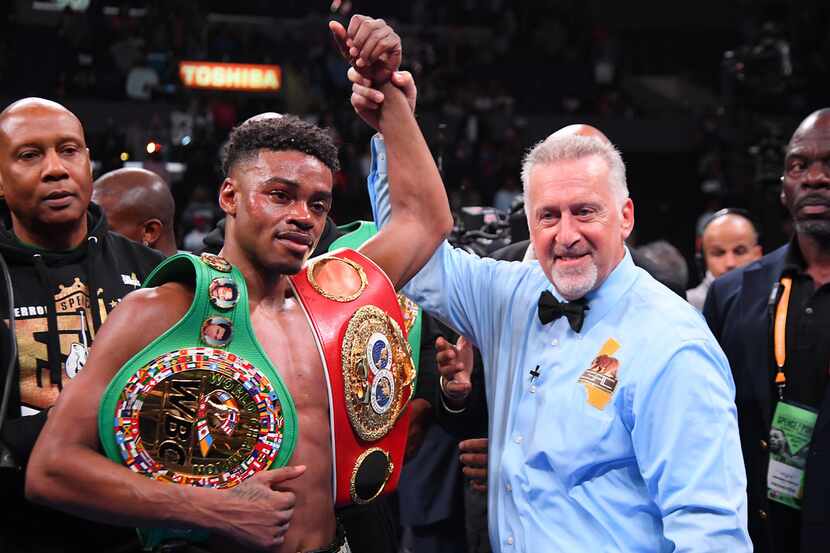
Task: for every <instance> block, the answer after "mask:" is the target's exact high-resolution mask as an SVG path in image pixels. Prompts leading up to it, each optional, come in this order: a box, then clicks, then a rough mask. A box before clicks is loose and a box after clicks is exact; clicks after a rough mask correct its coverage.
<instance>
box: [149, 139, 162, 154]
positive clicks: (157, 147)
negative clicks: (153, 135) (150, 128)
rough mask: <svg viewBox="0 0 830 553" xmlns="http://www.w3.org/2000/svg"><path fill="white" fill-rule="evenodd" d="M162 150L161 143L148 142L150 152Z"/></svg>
mask: <svg viewBox="0 0 830 553" xmlns="http://www.w3.org/2000/svg"><path fill="white" fill-rule="evenodd" d="M160 151H161V144H159V143H158V142H153V141H150V142H148V143H147V153H148V154H155V153H158V152H160Z"/></svg>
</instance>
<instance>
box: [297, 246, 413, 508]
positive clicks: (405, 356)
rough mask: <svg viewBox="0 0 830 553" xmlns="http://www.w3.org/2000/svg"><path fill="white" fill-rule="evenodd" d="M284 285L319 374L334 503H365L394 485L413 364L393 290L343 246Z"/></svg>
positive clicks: (376, 270)
mask: <svg viewBox="0 0 830 553" xmlns="http://www.w3.org/2000/svg"><path fill="white" fill-rule="evenodd" d="M291 283H292V285H293V287H294V291H295V292H296V294H297V296H298V297H299V299H300V302H301V303H302V305H303V308H304V309H305V312H306V315H307V316H308V318H309V320H310V321H311V325H312V327H313V328H314V331H315V338H316V340H317V347H318V349H319V350H320V352H321V355H322V357H323V365H324V367H325V370H326V375H327V383H328V388H329V389H328V391H329V405H330V414H331V429H332V455H333V457H334V491H335V504H336V506H343V505H349V504H351V503H368V502H369V501H371V500H373V499H375V498H376V497H378V496H379V495H382V494H385V493H389V492H392V491H394V490H395V488H397V486H398V480H399V479H400V476H401V468H402V466H403V456H404V450H405V449H406V436H407V430H408V429H409V414H408V413H407V409H406V406H407V403H408V402H409V399H410V398H411V397H412V393H413V389H412V387H413V383H414V381H415V368H414V366H413V364H412V356H411V351H410V349H409V343H408V342H407V341H406V335H405V334H404V332H405V330H404V329H405V326H404V321H403V315H402V314H401V308H400V306H399V304H398V299H397V296H396V295H395V290H394V288H393V286H392V283H391V282H390V281H389V278H388V277H387V276H386V274H385V273H384V272H383V271H382V270H381V269H380V268H379V267H378V266H377V265H375V264H374V263H373V262H372V261H371V260H369V259H368V258H366V257H365V256H363V255H361V254H360V253H358V252H356V251H354V250H348V249H342V250H337V251H334V252H331V253H329V254H327V255H325V256H321V257H317V258H315V259H313V260H312V261H310V262H309V263H308V264H307V265H306V267H305V268H304V269H303V270H302V271H301V272H300V273H298V274H297V275H295V276H293V277H291ZM300 431H302V429H300Z"/></svg>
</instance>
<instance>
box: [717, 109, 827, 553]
mask: <svg viewBox="0 0 830 553" xmlns="http://www.w3.org/2000/svg"><path fill="white" fill-rule="evenodd" d="M781 182H782V185H783V186H782V190H781V201H782V203H783V204H784V206H785V207H786V208H787V209H788V210H789V212H790V214H791V215H792V218H793V222H794V226H795V236H794V237H793V238H792V240H791V241H790V242H789V243H788V244H787V245H785V246H784V247H782V248H779V249H778V250H775V251H774V252H772V253H770V254H769V255H766V256H764V257H762V258H761V259H760V260H758V261H755V262H753V263H751V264H749V265H747V266H746V267H743V268H741V269H736V270H734V271H731V272H729V273H727V274H726V275H724V276H723V277H722V278H719V279H717V280H715V282H714V283H713V285H712V287H711V289H710V290H709V295H708V297H707V300H706V304H705V306H704V310H703V312H704V315H705V316H706V319H707V321H708V323H709V325H710V327H711V328H712V331H713V333H714V334H715V336H716V337H717V338H718V340H719V341H720V344H721V346H722V347H723V350H724V351H725V352H726V355H727V357H728V358H729V362H730V365H731V367H732V372H733V375H734V379H735V385H736V403H737V407H738V421H739V425H740V433H741V445H742V448H743V456H744V463H745V464H746V471H747V487H748V494H749V507H750V508H749V531H750V535H751V537H752V541H753V542H754V545H755V551H757V552H760V553H782V552H791V551H792V552H798V551H801V552H812V551H826V550H827V543H830V524H828V520H830V475H828V472H827V471H826V470H825V468H826V467H827V466H828V465H830V389H828V380H830V378H828V368H830V109H822V110H819V111H816V112H814V113H812V114H810V115H809V116H808V117H807V118H806V119H805V120H804V121H803V122H802V123H801V125H799V127H798V129H796V131H795V133H794V134H793V136H792V139H791V140H790V142H789V144H788V146H787V153H786V157H785V163H784V175H783V176H782V177H781ZM793 406H794V407H795V408H796V409H798V410H799V411H798V413H800V414H801V415H799V416H803V420H807V421H811V425H813V426H814V427H813V429H812V440H811V441H810V442H809V443H806V445H804V446H803V447H802V444H797V447H798V449H799V451H800V453H801V454H802V455H804V454H807V462H806V468H805V470H804V473H803V474H804V479H803V483H800V482H798V481H794V482H795V484H794V490H792V491H793V493H792V494H790V495H792V496H793V498H792V499H791V500H786V501H783V502H782V496H781V489H780V482H781V479H782V477H783V474H782V472H781V470H782V469H781V466H780V462H779V460H778V457H777V454H776V452H774V451H773V452H771V451H770V450H771V449H773V448H771V447H770V441H771V432H773V433H774V434H775V437H776V438H778V440H777V441H776V443H777V442H778V441H780V434H781V432H780V431H779V430H780V428H779V427H780V426H781V425H780V424H777V421H779V420H781V416H782V414H784V413H785V412H790V411H791V407H793ZM809 426H810V425H809V424H808V426H807V427H806V429H805V430H804V432H802V435H803V436H805V437H807V438H809V436H810V432H809ZM804 441H805V442H806V439H805V440H804ZM792 446H793V443H792V442H791V443H790V447H791V448H792ZM805 447H806V448H809V449H807V450H805V449H804V448H805ZM771 453H772V454H773V455H776V458H774V459H773V462H770V455H771ZM793 453H794V454H795V453H797V452H795V451H793ZM796 469H798V467H796V466H795V465H792V466H789V467H788V468H787V469H786V470H787V471H789V474H790V475H793V474H795V475H796V476H799V473H795V472H793V471H794V470H796ZM791 480H792V479H791ZM768 482H770V484H768ZM799 483H800V486H799ZM799 487H800V488H801V489H800V490H798V488H799ZM802 494H803V495H802ZM770 495H772V496H774V497H776V499H770V498H769V496H770ZM784 495H787V494H784Z"/></svg>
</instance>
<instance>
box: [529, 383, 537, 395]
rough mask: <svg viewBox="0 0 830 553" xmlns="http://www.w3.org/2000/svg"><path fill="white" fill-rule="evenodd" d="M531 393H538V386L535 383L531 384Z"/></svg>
mask: <svg viewBox="0 0 830 553" xmlns="http://www.w3.org/2000/svg"><path fill="white" fill-rule="evenodd" d="M530 393H531V394H535V393H536V386H534V385H533V384H531V385H530Z"/></svg>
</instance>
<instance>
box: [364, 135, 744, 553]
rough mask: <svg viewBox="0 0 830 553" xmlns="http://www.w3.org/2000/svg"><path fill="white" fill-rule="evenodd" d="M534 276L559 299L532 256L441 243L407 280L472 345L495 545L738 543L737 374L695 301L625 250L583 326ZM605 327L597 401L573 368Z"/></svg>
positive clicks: (691, 546)
mask: <svg viewBox="0 0 830 553" xmlns="http://www.w3.org/2000/svg"><path fill="white" fill-rule="evenodd" d="M372 153H373V163H372V173H371V174H370V176H369V188H370V197H371V199H372V205H373V210H374V211H375V220H376V221H378V222H379V223H380V226H383V224H384V223H385V222H386V221H387V220H388V218H389V202H388V189H387V179H386V168H385V151H384V147H383V143H382V140H379V139H377V138H376V139H374V140H373V144H372ZM543 290H549V291H551V292H552V293H553V294H554V295H555V296H556V297H557V298H558V299H560V300H561V299H562V297H561V296H560V295H559V294H558V292H557V291H556V289H555V288H554V286H553V285H552V284H551V282H550V281H549V280H548V279H547V277H546V276H545V274H544V273H543V272H542V270H541V268H540V267H539V264H538V262H532V263H519V262H504V261H494V260H491V259H481V258H478V257H475V256H473V255H470V254H467V253H466V252H463V251H461V250H457V249H455V248H452V247H451V246H450V245H449V244H447V243H444V244H443V245H442V246H441V247H440V248H439V249H438V250H437V251H436V253H435V255H434V256H433V257H432V259H431V260H430V261H429V262H428V264H427V265H426V266H425V267H424V268H423V269H422V270H421V271H420V272H419V273H418V275H417V276H416V277H415V278H414V279H413V280H412V281H410V283H409V284H408V285H407V286H406V287H405V289H404V291H405V293H406V294H407V295H408V296H409V297H411V298H412V299H413V300H415V301H416V302H418V303H419V304H420V305H421V306H422V307H423V308H424V309H426V310H427V311H429V312H430V313H432V314H434V315H436V316H438V317H439V318H440V319H442V320H444V321H445V322H447V323H448V324H449V325H450V326H452V327H453V328H454V329H456V330H457V331H458V332H460V333H461V334H463V335H465V336H467V337H469V338H471V339H472V340H473V342H474V343H475V344H476V346H477V347H478V348H479V349H480V350H481V355H482V358H483V360H484V368H485V371H484V372H485V378H486V383H487V402H488V406H489V423H490V447H489V472H488V488H489V493H488V509H489V514H488V516H489V521H488V525H489V531H490V541H491V543H492V546H493V550H494V551H496V552H503V553H507V552H512V551H522V552H527V553H554V552H563V553H580V552H619V551H625V552H643V553H646V552H648V553H654V552H669V551H677V552H692V551H694V552H707V553H711V552H715V551H724V552H730V553H735V552H744V551H751V550H752V544H751V542H750V540H749V535H748V533H747V510H746V509H747V505H746V475H745V472H744V464H743V459H742V456H741V447H740V441H739V438H738V423H737V413H736V409H735V404H734V394H735V386H734V383H733V381H732V376H731V373H730V370H729V365H728V362H727V360H726V357H725V356H724V354H723V352H722V351H721V348H720V347H719V346H718V344H717V342H716V341H715V338H714V337H713V336H712V334H711V333H710V332H709V329H708V327H707V326H706V323H705V322H704V320H703V318H702V317H701V316H700V314H699V313H698V312H696V311H695V310H694V309H693V308H692V307H691V306H690V305H689V304H688V303H686V302H685V301H683V300H682V299H681V298H680V297H678V296H677V295H676V294H674V293H673V292H671V291H670V290H668V289H667V288H665V287H664V286H663V285H661V284H659V283H658V282H657V281H655V280H654V279H653V278H652V277H651V276H650V275H649V274H648V273H646V272H645V271H643V270H642V269H640V268H638V267H636V266H635V265H634V264H633V262H632V260H631V255H630V254H629V253H628V251H626V253H625V257H624V259H623V260H622V261H621V262H620V263H619V265H618V266H617V267H616V268H615V269H614V270H613V271H612V273H611V274H610V275H609V276H608V278H607V279H606V280H605V282H603V283H602V285H601V286H600V287H599V288H598V289H597V290H595V291H593V292H591V293H589V294H588V295H587V299H588V302H589V303H588V305H589V307H590V309H589V311H588V312H587V316H586V318H585V323H584V326H583V327H582V331H581V332H580V333H575V332H573V331H572V330H571V328H570V326H569V325H568V322H567V320H566V319H565V318H560V319H558V320H556V321H554V322H552V323H550V324H547V325H542V324H541V323H540V321H539V318H538V316H537V307H536V306H537V301H538V299H539V294H540V293H541V292H542V291H543ZM609 339H614V340H616V342H617V343H618V344H619V348H618V349H617V350H616V351H615V352H614V353H613V357H614V358H615V359H617V360H618V362H619V366H618V369H617V379H618V383H617V385H616V388H615V389H614V392H613V394H612V395H611V397H610V400H609V402H608V403H607V404H606V405H605V407H604V408H601V409H600V408H597V407H595V406H593V405H591V404H590V403H589V402H588V396H587V389H588V387H587V386H586V385H585V384H583V383H581V382H579V381H578V380H579V378H580V376H581V375H583V374H584V373H585V371H586V370H588V369H589V367H591V364H592V361H593V360H594V358H595V357H597V355H598V354H599V352H600V350H601V349H602V347H603V345H604V344H605V343H606V342H607V341H608V340H609ZM537 365H538V366H539V373H540V376H539V377H538V378H536V379H535V380H533V381H531V375H530V374H529V371H530V370H531V369H533V368H534V367H536V366H537Z"/></svg>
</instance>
